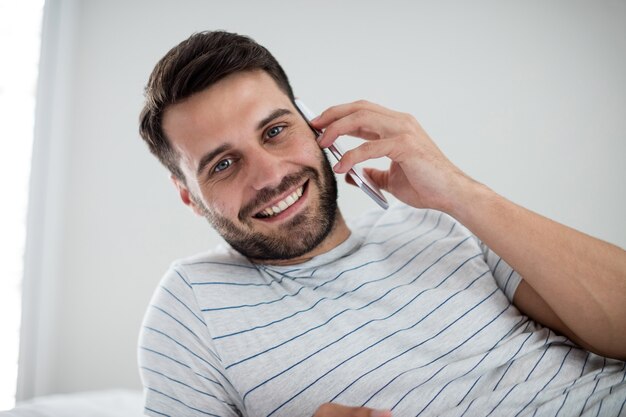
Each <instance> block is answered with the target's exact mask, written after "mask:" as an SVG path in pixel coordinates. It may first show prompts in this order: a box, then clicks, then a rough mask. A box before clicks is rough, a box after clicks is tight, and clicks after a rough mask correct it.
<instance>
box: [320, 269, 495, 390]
mask: <svg viewBox="0 0 626 417" xmlns="http://www.w3.org/2000/svg"><path fill="white" fill-rule="evenodd" d="M486 273H487V271H485V272H483V273H482V274H481V275H479V276H478V277H477V278H475V279H474V280H473V281H472V282H470V283H469V284H468V285H467V286H466V287H465V288H463V289H462V290H459V291H457V292H456V293H454V294H452V295H451V296H450V297H448V298H447V299H446V300H444V301H443V302H442V303H441V304H439V305H438V306H437V307H435V308H434V309H433V310H431V311H430V312H429V313H428V314H426V315H425V316H424V317H422V318H421V319H420V320H419V321H418V322H417V323H415V324H413V325H411V326H410V327H407V328H405V329H400V330H397V331H395V332H394V333H392V334H390V335H388V336H387V337H385V339H387V338H388V337H391V336H393V335H395V334H396V333H399V332H400V331H404V330H409V329H411V328H413V327H415V326H417V325H418V324H420V323H421V322H422V321H424V320H425V319H427V318H428V317H429V316H430V315H431V314H432V313H434V312H435V311H437V310H438V309H439V308H440V307H441V306H443V305H444V304H446V303H447V302H448V301H449V300H450V299H452V298H453V297H455V296H456V295H457V294H460V293H461V292H463V291H465V290H467V289H468V288H469V287H470V286H472V284H474V283H475V282H476V281H478V280H479V279H480V278H481V277H483V276H484V275H485V274H486ZM439 285H441V283H440V284H439ZM435 288H436V287H435ZM426 291H428V290H424V291H422V292H421V293H419V294H417V295H416V296H415V297H414V298H413V299H412V300H411V301H409V303H410V302H413V300H415V299H416V298H417V297H419V296H420V295H421V294H423V293H425V292H426ZM494 293H495V291H494V292H492V293H491V294H490V295H489V296H487V298H489V297H491V295H493V294H494ZM485 299H486V298H485ZM483 301H484V300H483ZM483 301H481V302H479V303H478V304H476V305H475V306H474V307H472V308H471V309H470V310H468V311H466V312H464V313H463V315H461V316H460V317H459V318H457V319H456V320H455V321H453V322H452V323H450V324H448V325H447V326H446V327H445V328H443V329H442V330H441V331H439V333H437V334H435V335H434V336H432V337H431V338H429V339H426V340H425V341H423V342H422V343H420V344H418V345H415V346H413V347H411V348H409V349H407V350H405V351H404V352H402V353H400V354H398V355H396V356H394V357H392V358H391V359H388V360H386V361H385V362H383V363H381V364H380V365H378V366H376V367H375V368H373V369H370V370H369V371H367V372H366V373H364V374H362V375H361V376H359V377H358V378H357V379H355V380H354V381H352V382H351V383H350V384H349V385H348V386H346V387H345V388H344V389H342V390H341V391H339V392H338V393H337V394H336V395H335V396H334V397H333V398H332V399H331V400H330V401H331V402H332V401H334V400H335V399H336V398H337V397H338V396H340V395H341V394H343V393H344V392H345V391H346V390H348V389H349V388H350V387H351V386H352V385H354V384H356V383H357V382H358V381H360V380H361V379H362V378H364V377H365V376H367V375H369V374H370V373H372V372H374V371H376V370H377V369H379V368H381V367H382V366H384V365H386V364H387V363H389V362H391V361H392V360H394V359H397V358H399V357H401V356H403V355H405V354H406V353H408V352H410V351H411V350H413V349H415V348H417V347H419V346H421V345H422V344H424V343H426V342H428V341H429V340H431V339H433V338H435V337H437V336H439V335H440V334H441V333H442V332H444V331H445V330H446V329H448V328H449V327H450V326H452V325H453V324H454V323H456V322H457V321H458V320H460V319H461V318H463V317H464V316H465V315H466V314H467V313H469V312H470V311H471V310H473V309H474V308H476V307H478V306H479V305H480V304H481V303H482V302H483ZM402 308H404V307H402ZM385 339H382V340H385ZM382 340H381V341H382ZM381 341H379V342H376V343H375V344H378V343H380V342H381ZM371 346H374V345H370V346H369V347H367V348H366V349H369V348H370V347H371ZM366 349H364V350H362V351H361V352H363V351H365V350H366ZM361 352H359V353H361ZM383 388H384V387H383ZM381 389H382V388H381Z"/></svg>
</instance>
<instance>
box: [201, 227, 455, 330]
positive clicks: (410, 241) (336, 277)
mask: <svg viewBox="0 0 626 417" xmlns="http://www.w3.org/2000/svg"><path fill="white" fill-rule="evenodd" d="M439 220H441V216H439V219H438V221H437V224H436V225H435V226H434V227H433V228H432V229H430V230H428V231H426V232H424V233H422V234H421V235H418V236H415V237H413V238H411V239H409V240H408V241H406V242H405V243H403V244H402V245H400V246H398V247H397V248H395V249H394V250H393V251H391V252H389V253H388V254H387V255H386V256H385V257H384V258H381V259H377V260H373V261H369V262H366V263H364V264H361V265H357V266H355V267H353V268H348V269H346V270H343V271H341V272H340V273H339V274H338V275H336V276H335V277H334V278H332V279H329V280H328V281H325V282H323V283H321V284H319V285H316V286H315V287H313V288H312V289H311V291H316V290H317V289H319V288H321V287H323V286H324V285H326V284H330V283H331V282H334V281H336V280H338V279H339V278H341V276H342V275H343V274H345V273H346V272H351V271H355V270H357V269H361V268H364V267H366V266H368V265H372V264H376V263H380V262H383V261H386V260H387V259H389V258H390V257H391V256H392V255H394V254H395V253H396V252H398V251H399V250H400V249H402V248H404V247H405V246H407V245H409V244H410V243H413V242H414V241H416V240H418V239H420V238H422V237H424V236H426V235H428V234H430V233H431V232H433V231H435V230H436V229H437V227H438V225H439ZM454 226H455V224H453V225H452V228H451V229H450V231H448V233H447V234H446V235H445V236H443V237H441V238H439V239H436V240H434V241H432V242H431V243H429V244H428V245H427V246H425V247H424V248H423V249H422V250H420V251H419V252H418V253H417V254H416V255H414V256H413V257H412V258H411V259H409V261H408V262H407V263H406V264H404V265H403V266H402V267H401V268H400V269H402V268H403V267H404V266H406V265H408V264H409V263H410V262H411V261H412V260H414V259H415V258H416V257H417V256H419V255H420V254H421V253H422V252H424V251H425V250H426V249H428V248H429V247H430V246H432V245H434V244H435V243H437V242H439V241H440V240H442V239H445V238H446V237H448V236H449V235H450V233H452V230H454ZM264 269H267V268H264ZM400 269H398V270H397V271H399V270H400ZM397 271H396V272H397ZM391 275H392V274H389V275H387V277H389V276H391ZM387 277H385V278H387ZM286 278H287V279H292V278H291V277H289V276H282V277H281V278H280V279H275V280H272V282H270V283H268V284H255V285H259V286H269V285H272V284H280V283H282V281H283V280H284V279H286ZM370 282H376V280H374V281H370ZM302 288H305V286H302V287H301V288H300V290H301V289H302ZM300 290H298V292H300ZM298 292H297V293H295V294H292V295H290V296H294V295H297V294H298ZM282 298H284V297H282ZM282 298H279V299H276V300H271V301H264V302H262V303H259V304H257V305H261V304H271V303H274V302H276V301H280V300H282ZM241 307H255V305H245V304H244V305H240V306H228V307H221V308H212V309H208V308H206V309H205V308H203V309H202V311H215V310H227V309H237V308H241ZM304 311H306V310H304ZM234 334H238V333H234ZM227 336H231V335H222V336H218V337H215V338H217V339H219V338H222V337H227Z"/></svg>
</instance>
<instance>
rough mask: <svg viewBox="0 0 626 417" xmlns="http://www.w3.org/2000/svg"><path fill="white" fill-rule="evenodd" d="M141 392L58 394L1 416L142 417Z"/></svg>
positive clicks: (0, 415)
mask: <svg viewBox="0 0 626 417" xmlns="http://www.w3.org/2000/svg"><path fill="white" fill-rule="evenodd" d="M139 416H143V394H142V393H141V391H131V390H107V391H91V392H81V393H74V394H59V395H50V396H46V397H40V398H36V399H34V400H30V401H26V402H23V403H20V404H18V405H17V407H15V408H14V409H12V410H9V411H0V417H139Z"/></svg>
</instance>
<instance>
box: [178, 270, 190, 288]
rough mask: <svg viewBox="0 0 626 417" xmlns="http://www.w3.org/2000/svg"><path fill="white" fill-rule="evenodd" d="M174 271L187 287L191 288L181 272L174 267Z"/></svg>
mask: <svg viewBox="0 0 626 417" xmlns="http://www.w3.org/2000/svg"><path fill="white" fill-rule="evenodd" d="M174 272H176V275H178V276H179V277H180V279H181V280H182V281H183V282H184V283H185V285H186V286H188V287H189V288H192V287H191V284H190V283H188V282H187V280H186V279H185V277H183V274H181V273H180V272H179V271H178V270H177V269H174Z"/></svg>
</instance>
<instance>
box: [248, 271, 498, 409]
mask: <svg viewBox="0 0 626 417" xmlns="http://www.w3.org/2000/svg"><path fill="white" fill-rule="evenodd" d="M485 274H486V272H484V273H482V274H481V275H479V276H478V277H477V278H476V279H474V280H473V281H472V282H471V283H469V284H468V286H467V287H465V288H464V289H462V290H459V291H457V292H456V293H455V294H453V295H451V296H450V297H448V299H446V300H445V301H444V302H443V303H441V304H440V305H439V306H437V307H436V308H435V309H434V310H432V311H431V312H430V313H428V314H427V315H425V316H424V317H422V318H421V319H420V320H419V321H418V322H417V323H415V324H413V325H411V326H409V327H406V328H404V329H399V330H396V331H395V332H393V333H391V334H389V335H387V336H385V337H384V338H383V339H381V340H379V341H377V342H375V343H373V344H371V345H370V346H368V347H366V348H364V349H362V350H361V351H359V352H357V353H355V354H354V355H352V356H351V357H349V358H347V359H345V360H344V361H342V362H341V363H339V364H338V365H337V366H335V368H338V367H339V366H341V365H343V364H344V363H346V362H347V361H349V360H351V359H353V358H355V357H356V356H358V355H360V354H361V353H363V352H365V351H366V350H368V349H370V348H371V347H373V346H375V345H377V344H379V343H381V342H383V341H384V340H386V339H388V338H390V337H392V336H394V335H396V334H398V333H400V332H403V331H406V330H409V329H412V328H413V327H415V326H417V325H418V324H419V323H421V322H422V321H424V320H425V319H426V318H427V317H428V316H430V315H431V314H432V313H433V312H435V311H436V310H437V309H439V308H440V307H441V306H443V305H444V304H446V303H447V302H448V301H449V300H450V299H452V298H453V297H454V296H456V295H457V294H459V293H461V292H463V291H465V290H466V289H467V288H469V287H470V286H471V285H472V284H473V283H474V282H476V281H478V280H479V279H480V278H481V277H482V276H484V275H485ZM450 276H451V275H450ZM447 278H449V276H448V277H446V279H447ZM444 281H445V280H443V281H442V282H441V283H440V284H439V285H441V284H442V283H443V282H444ZM427 291H428V290H424V291H422V292H420V293H419V294H417V295H416V296H415V297H413V298H412V299H411V300H410V301H409V302H407V303H406V304H405V305H403V306H402V307H400V308H399V309H397V310H396V311H394V312H393V313H391V314H389V315H388V316H386V317H382V318H378V319H372V320H370V321H368V322H366V323H364V324H362V325H360V326H358V327H357V328H356V329H353V330H352V331H350V332H348V333H347V334H345V335H343V336H342V337H340V338H339V339H337V340H335V341H333V342H331V343H329V344H327V345H326V346H324V347H322V348H320V349H318V350H317V351H315V352H313V353H312V354H310V355H309V356H307V357H305V358H303V359H302V360H300V361H298V362H296V363H294V364H293V365H291V366H290V367H288V368H286V369H284V370H282V371H281V372H279V373H278V374H276V375H274V376H272V377H271V378H269V379H268V380H265V381H263V382H262V383H260V384H259V385H257V386H255V387H254V388H252V389H250V390H249V391H248V392H246V394H245V395H244V396H243V399H244V401H245V399H246V397H247V396H248V394H250V393H251V392H252V391H254V390H256V389H257V388H259V387H261V386H262V385H264V384H266V383H267V382H269V381H271V380H273V379H274V378H277V377H278V376H280V375H282V374H284V373H285V372H287V371H289V370H291V369H293V368H294V367H296V366H298V365H300V364H301V363H303V362H304V361H306V360H308V359H310V358H311V357H313V356H314V355H316V354H318V353H319V352H321V351H322V350H324V349H326V348H328V347H330V346H332V345H334V344H336V343H338V342H339V341H341V340H343V339H344V338H346V337H348V336H349V335H351V334H353V333H354V332H356V331H357V330H360V329H362V328H364V327H365V326H367V325H368V324H370V323H373V322H376V321H385V320H387V319H389V318H390V317H392V316H394V315H395V314H397V313H398V312H400V311H401V310H403V309H404V308H405V307H406V306H408V305H409V304H411V303H412V302H413V301H415V300H416V299H417V298H418V297H419V296H420V295H421V294H423V293H425V292H427ZM479 304H480V303H479ZM457 320H458V319H457ZM452 324H453V323H452ZM452 324H450V325H452ZM448 327H449V326H448ZM444 330H445V329H444ZM442 331H443V330H442ZM436 336H437V335H435V336H433V337H436ZM426 341H428V340H426ZM426 341H425V342H426ZM425 342H424V343H425ZM418 346H419V345H418ZM409 350H410V349H409ZM405 353H406V352H405ZM335 368H333V369H331V370H330V371H332V370H334V369H335ZM330 371H328V372H330ZM328 372H327V373H328ZM322 376H324V375H322ZM355 382H356V381H355ZM335 398H336V396H335ZM333 400H334V398H333V399H332V400H331V401H333Z"/></svg>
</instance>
